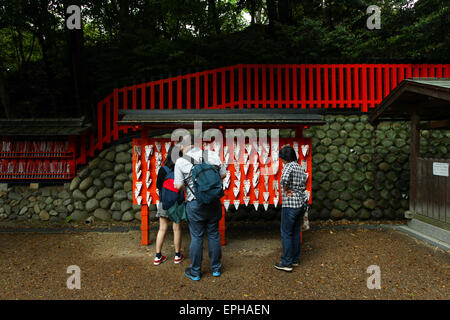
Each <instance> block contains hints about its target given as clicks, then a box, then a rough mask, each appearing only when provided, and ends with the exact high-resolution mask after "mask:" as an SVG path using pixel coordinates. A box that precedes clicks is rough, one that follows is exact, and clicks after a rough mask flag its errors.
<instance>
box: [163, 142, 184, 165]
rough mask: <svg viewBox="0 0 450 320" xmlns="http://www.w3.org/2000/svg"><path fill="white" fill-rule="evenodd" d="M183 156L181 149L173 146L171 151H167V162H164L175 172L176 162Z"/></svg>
mask: <svg viewBox="0 0 450 320" xmlns="http://www.w3.org/2000/svg"><path fill="white" fill-rule="evenodd" d="M181 156H182V154H181V149H180V148H179V147H178V146H175V145H171V146H170V148H169V151H167V155H166V160H164V165H165V166H166V167H169V168H170V169H172V170H173V168H174V167H175V162H176V161H177V159H178V158H179V157H181ZM172 158H174V159H172Z"/></svg>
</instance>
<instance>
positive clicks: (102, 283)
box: [0, 222, 450, 300]
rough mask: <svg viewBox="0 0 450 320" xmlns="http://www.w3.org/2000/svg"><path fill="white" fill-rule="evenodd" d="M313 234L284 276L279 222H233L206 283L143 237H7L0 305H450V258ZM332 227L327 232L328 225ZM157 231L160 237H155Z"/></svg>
mask: <svg viewBox="0 0 450 320" xmlns="http://www.w3.org/2000/svg"><path fill="white" fill-rule="evenodd" d="M312 225H313V230H309V231H307V232H305V233H304V245H303V249H302V250H303V251H302V257H301V262H300V266H299V267H297V268H295V269H294V271H293V272H292V273H287V272H283V271H278V270H276V269H275V268H274V267H273V264H274V263H275V262H276V261H277V260H279V258H280V254H281V241H280V232H279V223H276V222H266V223H255V222H252V223H244V222H242V223H235V224H228V225H227V242H228V243H227V245H226V246H224V247H223V265H224V270H223V274H222V276H221V277H220V278H214V277H212V275H211V273H210V272H209V259H208V254H207V245H206V243H207V242H206V241H205V252H204V262H203V270H202V271H203V277H202V279H201V280H200V281H199V282H193V281H191V280H189V279H187V278H186V277H185V276H184V275H183V273H184V269H185V268H186V267H188V266H189V259H188V253H189V252H188V251H189V235H188V232H187V227H185V230H184V238H183V248H184V249H183V252H184V254H185V256H186V260H185V261H184V262H183V263H181V264H180V265H175V264H174V263H173V253H172V251H173V243H172V234H171V233H169V234H168V235H167V239H166V243H165V250H163V253H164V254H166V255H167V256H168V261H167V262H165V263H163V264H162V265H160V266H153V258H154V244H152V245H150V246H148V247H144V246H141V245H140V232H139V231H137V230H135V231H129V232H126V233H110V232H103V233H96V232H82V231H80V232H76V233H59V234H51V233H0V270H1V273H0V299H165V300H166V299H219V300H222V299H227V300H228V299H252V300H253V299H263V300H265V299H280V300H284V299H289V300H296V299H445V300H448V299H450V291H449V287H450V253H449V252H445V251H442V250H440V249H438V248H434V247H431V246H429V245H427V244H425V243H423V242H420V241H417V240H415V239H414V238H411V237H409V236H407V235H405V234H403V233H401V232H400V231H396V230H393V229H366V228H359V227H358V224H353V228H350V229H349V228H345V227H348V225H346V224H344V225H342V224H339V223H331V224H330V223H323V222H318V223H314V222H313V223H312ZM324 226H325V227H324ZM156 231H157V230H156V228H155V226H153V227H152V232H151V239H152V241H154V239H155V235H156ZM70 265H77V266H79V267H80V268H81V289H80V290H69V289H67V287H66V280H67V278H68V277H69V276H70V275H69V274H67V273H66V271H67V267H68V266H70ZM370 265H378V266H379V267H380V270H381V289H380V290H369V289H367V286H366V281H367V278H368V277H369V276H370V274H368V273H366V270H367V267H368V266H370Z"/></svg>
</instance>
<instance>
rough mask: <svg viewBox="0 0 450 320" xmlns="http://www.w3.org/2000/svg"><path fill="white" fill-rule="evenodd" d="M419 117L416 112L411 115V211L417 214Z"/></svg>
mask: <svg viewBox="0 0 450 320" xmlns="http://www.w3.org/2000/svg"><path fill="white" fill-rule="evenodd" d="M419 122H420V117H419V115H418V114H417V113H416V112H414V113H413V114H412V115H411V155H410V162H409V163H410V176H409V177H410V188H409V210H410V211H413V212H415V209H416V194H417V158H418V157H419V155H420V130H419Z"/></svg>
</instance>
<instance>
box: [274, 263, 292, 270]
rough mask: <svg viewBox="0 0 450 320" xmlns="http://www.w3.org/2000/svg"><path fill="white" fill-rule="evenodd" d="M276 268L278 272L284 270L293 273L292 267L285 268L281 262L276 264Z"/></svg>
mask: <svg viewBox="0 0 450 320" xmlns="http://www.w3.org/2000/svg"><path fill="white" fill-rule="evenodd" d="M275 268H277V269H278V270H283V271H287V272H291V271H292V267H291V266H284V265H283V264H282V263H281V262H277V263H275Z"/></svg>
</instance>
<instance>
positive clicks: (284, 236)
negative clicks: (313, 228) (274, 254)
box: [281, 207, 306, 266]
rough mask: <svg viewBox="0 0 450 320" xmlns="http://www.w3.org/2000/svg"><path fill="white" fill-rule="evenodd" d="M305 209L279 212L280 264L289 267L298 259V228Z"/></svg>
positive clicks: (288, 209) (284, 209)
mask: <svg viewBox="0 0 450 320" xmlns="http://www.w3.org/2000/svg"><path fill="white" fill-rule="evenodd" d="M305 211H306V208H305V207H302V208H284V207H283V209H282V210H281V243H282V245H283V254H282V255H281V263H282V264H283V265H284V266H290V265H291V264H293V263H298V261H299V259H300V249H301V247H300V227H301V225H302V221H303V215H304V214H305Z"/></svg>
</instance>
